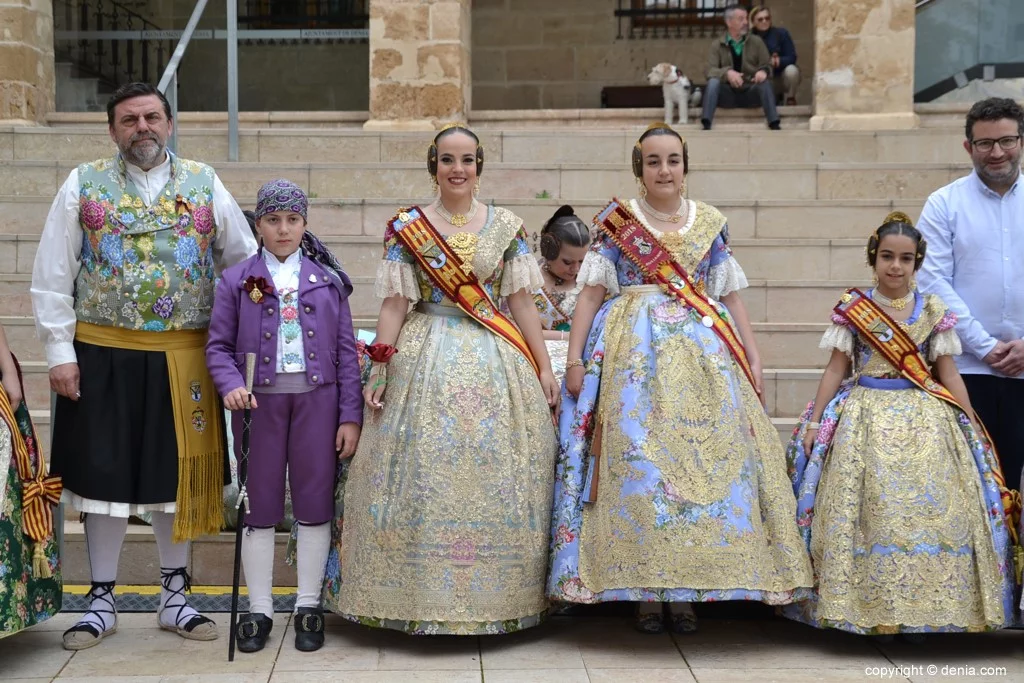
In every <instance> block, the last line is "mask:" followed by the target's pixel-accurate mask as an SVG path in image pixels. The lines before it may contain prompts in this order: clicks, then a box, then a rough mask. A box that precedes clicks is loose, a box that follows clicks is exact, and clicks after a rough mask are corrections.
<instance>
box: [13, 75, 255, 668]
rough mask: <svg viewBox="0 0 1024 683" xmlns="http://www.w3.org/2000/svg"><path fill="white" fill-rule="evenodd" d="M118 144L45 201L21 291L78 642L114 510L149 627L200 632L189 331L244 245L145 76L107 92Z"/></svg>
mask: <svg viewBox="0 0 1024 683" xmlns="http://www.w3.org/2000/svg"><path fill="white" fill-rule="evenodd" d="M107 121H108V124H109V127H110V137H111V138H112V139H113V141H114V142H115V143H116V144H117V149H118V154H117V155H116V156H114V157H113V158H110V159H100V160H98V161H94V162H91V163H87V164H82V165H81V166H79V167H78V168H77V169H76V170H74V171H72V172H71V174H70V175H69V176H68V179H67V181H65V183H64V185H63V186H62V187H61V189H60V191H59V192H58V193H57V197H56V199H55V200H54V202H53V206H51V207H50V214H49V216H47V219H46V225H45V227H44V228H43V234H42V237H41V239H40V243H39V251H38V253H37V254H36V260H35V265H34V267H33V271H32V304H33V308H34V310H35V317H36V325H37V328H38V332H39V336H40V338H41V339H42V341H43V344H44V346H45V351H46V359H47V362H48V364H49V367H50V387H51V388H52V389H53V390H54V391H55V392H56V393H57V405H56V411H55V414H54V427H55V429H54V434H53V454H52V464H51V469H52V471H53V472H54V473H59V474H61V475H62V476H63V478H64V482H65V488H64V494H63V498H62V500H63V501H64V502H66V503H70V504H71V505H72V506H74V508H75V509H77V510H80V511H82V512H84V513H85V534H86V545H87V547H88V552H89V564H90V569H91V572H92V590H91V591H90V592H89V598H90V599H91V605H90V609H89V611H87V612H86V613H85V614H84V616H83V617H82V620H81V621H79V622H78V623H77V624H76V625H75V626H73V627H72V628H71V629H69V630H68V631H67V632H65V634H64V647H65V648H67V649H69V650H81V649H84V648H87V647H92V646H93V645H96V644H97V643H99V641H100V640H102V639H103V638H104V637H105V636H107V635H110V634H112V633H114V631H116V629H117V609H116V606H115V605H116V603H115V599H114V585H115V582H116V579H117V564H118V558H119V556H120V553H121V543H122V542H123V540H124V535H125V531H126V529H127V524H128V517H129V515H133V514H140V513H143V512H149V513H151V515H152V521H153V533H154V535H155V536H156V541H157V547H158V549H159V552H160V575H161V584H162V590H161V595H160V611H159V615H158V621H159V625H160V627H161V628H163V629H166V630H168V631H173V632H175V633H177V634H178V635H180V636H181V637H183V638H187V639H190V640H213V639H215V638H216V637H217V630H216V625H215V624H214V623H213V621H211V620H210V619H208V618H206V617H203V616H200V615H199V614H197V613H196V611H195V610H193V609H192V607H190V606H189V604H188V603H187V602H186V600H185V592H186V591H187V590H188V589H189V586H190V578H189V575H188V572H187V571H186V568H185V567H186V562H187V558H188V542H189V540H190V539H192V538H195V537H197V536H201V535H203V534H210V533H216V532H217V531H219V529H220V524H221V519H222V517H221V492H222V488H223V484H224V470H225V463H226V461H225V459H224V426H223V421H222V410H221V407H220V402H219V399H218V396H217V392H216V389H215V388H214V386H213V383H212V380H211V379H210V376H209V374H208V373H207V371H206V366H205V359H204V344H205V342H206V328H207V327H208V325H209V320H210V309H211V306H212V303H213V289H214V277H215V273H216V271H217V270H219V269H222V268H226V267H227V266H230V265H233V264H235V263H237V262H239V261H242V260H244V259H245V258H247V257H249V256H250V255H252V254H253V253H255V251H256V242H255V240H254V239H253V238H252V233H251V232H250V231H249V226H248V224H247V223H246V220H245V216H244V215H243V214H242V211H241V209H239V207H238V205H237V204H236V203H235V201H234V199H232V197H231V195H230V194H229V193H228V192H227V190H226V189H225V188H224V186H223V185H222V184H221V182H220V179H218V178H217V176H216V174H215V173H214V171H213V169H212V168H210V167H209V166H206V165H205V164H200V163H197V162H195V161H188V160H186V159H181V158H179V157H177V156H175V155H174V154H172V153H170V152H169V151H168V150H167V149H166V146H165V145H166V142H167V139H168V137H169V136H170V134H171V131H172V127H173V125H174V122H173V121H172V120H171V111H170V106H169V105H168V103H167V100H166V99H165V98H164V96H163V95H162V94H161V93H160V92H159V91H157V90H156V88H154V87H153V86H151V85H149V84H146V83H131V84H128V85H125V86H122V87H121V88H120V89H118V91H117V92H115V93H114V95H113V96H112V97H111V99H110V102H109V103H108V105H107Z"/></svg>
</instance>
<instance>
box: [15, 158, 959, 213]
mask: <svg viewBox="0 0 1024 683" xmlns="http://www.w3.org/2000/svg"><path fill="white" fill-rule="evenodd" d="M72 168H73V165H71V164H67V163H64V162H56V161H0V187H2V188H4V192H5V193H6V194H9V195H31V196H53V195H54V194H55V193H56V192H57V189H58V187H60V185H61V184H62V183H63V182H64V179H65V178H66V177H67V174H68V173H69V172H70V171H71V169H72ZM970 168H971V167H970V164H967V163H959V164H957V163H904V162H897V163H879V162H872V163H817V164H815V163H809V164H808V163H790V164H745V163H744V164H715V165H699V166H698V165H697V164H696V162H695V163H694V166H693V170H692V171H691V173H690V175H689V177H688V181H687V182H688V186H689V193H690V195H691V196H693V197H699V198H702V199H705V200H707V201H710V202H712V203H717V202H721V201H727V200H733V201H735V200H748V201H749V200H761V199H789V200H810V199H880V198H881V199H889V200H895V199H899V200H911V199H918V200H920V199H924V198H925V197H927V196H928V195H929V194H931V193H932V192H933V191H935V190H936V189H937V188H939V187H942V186H943V185H946V184H947V183H949V182H950V181H951V180H954V179H955V178H959V177H961V176H964V175H966V174H967V173H968V172H969V171H970ZM217 172H218V174H219V175H220V177H221V179H222V180H223V182H224V185H225V186H226V187H227V188H228V190H230V191H231V192H232V193H233V194H234V195H235V196H236V197H240V198H243V199H242V201H243V203H246V202H247V200H246V199H244V198H247V197H255V196H256V192H257V191H258V190H259V188H260V187H261V186H262V185H263V184H264V183H265V182H267V181H268V180H271V179H273V178H276V177H286V178H289V179H290V180H292V181H294V182H296V183H298V184H299V185H300V186H301V187H303V188H305V190H306V191H307V192H308V193H310V196H312V197H314V198H317V197H337V196H353V197H375V198H385V197H395V196H398V197H410V198H415V197H419V198H425V197H429V196H431V190H430V182H429V177H428V175H427V173H425V169H424V167H423V164H421V163H416V162H388V163H384V162H380V163H284V162H280V163H274V164H269V163H259V162H255V163H249V162H237V163H232V162H224V163H219V164H217ZM483 179H484V180H483V190H482V199H484V200H489V199H490V198H491V197H492V195H491V194H490V193H491V192H493V191H494V188H500V192H501V194H502V196H504V197H507V198H513V199H534V198H538V197H573V198H581V199H591V200H594V201H595V202H599V201H601V200H602V199H606V198H607V197H610V196H613V195H623V196H627V197H628V196H632V194H633V193H634V192H635V188H636V182H635V180H634V178H633V174H632V172H631V171H630V170H629V167H628V165H626V164H622V163H617V164H538V163H520V162H498V163H495V164H489V165H488V166H486V167H485V172H484V176H483Z"/></svg>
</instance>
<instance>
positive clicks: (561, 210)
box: [551, 204, 576, 221]
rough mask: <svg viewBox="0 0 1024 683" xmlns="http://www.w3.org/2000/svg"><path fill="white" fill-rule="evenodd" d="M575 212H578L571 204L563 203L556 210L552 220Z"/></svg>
mask: <svg viewBox="0 0 1024 683" xmlns="http://www.w3.org/2000/svg"><path fill="white" fill-rule="evenodd" d="M574 213H576V212H575V211H574V210H573V208H572V207H571V206H569V205H568V204H562V205H561V206H560V207H558V210H557V211H555V215H553V216H552V217H551V220H553V221H555V220H558V219H559V218H564V217H566V216H571V215H573V214H574Z"/></svg>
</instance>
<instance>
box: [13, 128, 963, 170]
mask: <svg viewBox="0 0 1024 683" xmlns="http://www.w3.org/2000/svg"><path fill="white" fill-rule="evenodd" d="M697 126H698V124H691V125H689V126H680V127H679V130H680V131H681V132H682V133H683V134H684V135H685V136H686V138H687V143H688V145H689V150H690V158H691V160H692V161H693V163H694V165H695V167H700V166H705V165H708V164H718V163H732V164H738V163H784V164H788V163H816V162H822V161H833V162H897V163H905V162H945V163H952V162H961V161H964V160H965V156H964V152H963V147H962V145H961V142H962V140H963V131H962V129H960V128H931V129H929V128H921V129H917V130H912V131H884V132H839V131H828V132H826V131H809V130H783V131H778V132H774V133H771V134H768V133H766V132H764V131H763V130H759V129H755V130H744V129H735V128H729V127H721V128H716V129H715V130H711V131H700V130H697ZM637 134H638V130H636V129H630V130H590V129H585V128H584V129H576V130H572V129H566V128H561V129H559V128H555V127H546V128H540V129H533V130H491V129H485V130H482V131H481V135H482V140H481V142H482V143H483V145H484V149H485V156H486V160H487V162H490V163H493V162H501V161H505V162H528V163H530V162H532V163H540V162H545V163H556V164H564V163H619V164H628V163H629V160H630V155H631V153H632V147H633V144H634V142H635V141H636V138H637ZM431 137H432V135H431V133H428V132H424V133H389V132H372V131H363V130H359V129H328V130H324V129H305V130H303V129H286V128H285V129H278V128H273V127H271V128H243V129H241V130H240V132H239V143H238V145H239V147H238V149H239V158H238V160H239V161H243V162H263V163H280V162H302V161H312V160H316V161H317V162H349V163H352V162H359V163H379V162H385V163H387V162H417V163H421V162H423V161H424V157H425V155H426V148H427V145H428V144H429V142H430V139H431ZM227 147H228V140H227V133H226V131H225V130H223V129H217V128H212V127H204V128H195V127H185V128H181V129H179V138H178V149H179V152H180V154H181V155H182V156H184V157H186V158H189V159H196V160H198V161H205V162H208V163H217V162H225V161H227V158H228V154H227V151H228V150H227ZM112 152H113V146H112V144H111V141H110V135H109V133H108V132H107V126H106V125H105V124H104V125H102V127H100V126H87V125H76V126H74V127H69V126H61V127H59V128H17V127H0V159H14V160H19V161H54V160H56V161H62V162H74V163H78V162H82V161H91V160H92V159H97V158H100V157H104V156H109V155H110V154H111V153H112Z"/></svg>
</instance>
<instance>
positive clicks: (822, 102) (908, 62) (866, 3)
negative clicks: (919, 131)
mask: <svg viewBox="0 0 1024 683" xmlns="http://www.w3.org/2000/svg"><path fill="white" fill-rule="evenodd" d="M814 15H815V16H814V20H815V27H814V56H815V65H816V69H815V75H814V116H812V117H811V122H810V126H811V130H893V129H906V128H915V127H916V126H917V124H918V120H917V115H916V114H915V113H914V22H915V10H914V0H858V1H857V2H851V1H850V0H814Z"/></svg>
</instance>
